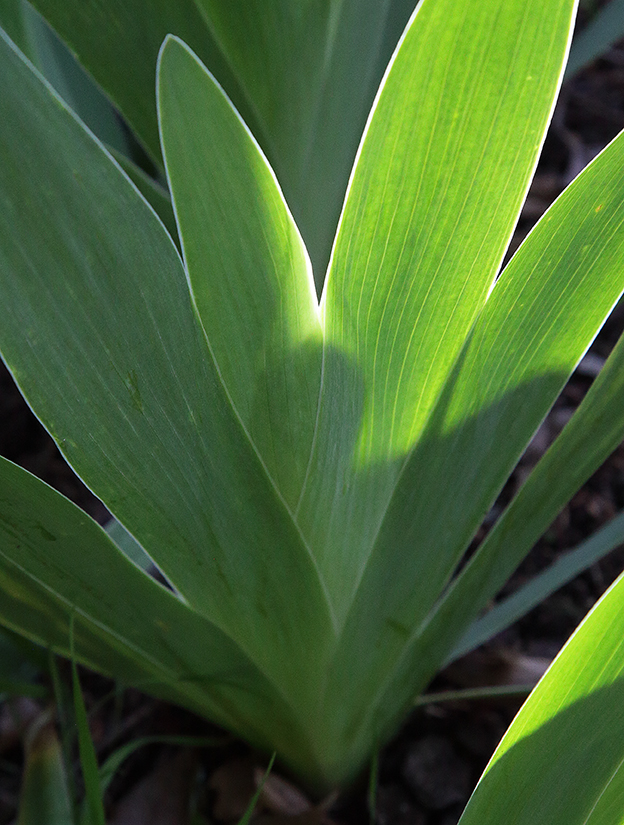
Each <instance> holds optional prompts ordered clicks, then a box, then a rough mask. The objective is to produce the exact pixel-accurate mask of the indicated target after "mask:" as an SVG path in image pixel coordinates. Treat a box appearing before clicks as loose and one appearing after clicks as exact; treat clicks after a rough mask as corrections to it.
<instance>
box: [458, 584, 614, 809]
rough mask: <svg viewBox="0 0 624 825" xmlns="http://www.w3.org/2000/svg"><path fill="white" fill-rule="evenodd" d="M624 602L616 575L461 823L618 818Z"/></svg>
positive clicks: (527, 707) (519, 720) (523, 714)
mask: <svg viewBox="0 0 624 825" xmlns="http://www.w3.org/2000/svg"><path fill="white" fill-rule="evenodd" d="M623 602H624V579H623V578H622V577H620V579H618V581H617V582H616V583H615V584H614V585H613V587H612V588H611V589H610V590H609V591H608V592H607V594H606V595H605V596H604V597H603V598H602V599H601V600H600V602H599V603H598V604H597V605H596V606H595V607H594V609H593V610H592V611H591V613H590V614H589V615H588V616H587V617H586V618H585V620H584V621H583V623H582V624H581V625H580V627H579V628H578V629H577V630H576V632H575V633H574V635H573V636H572V638H571V639H570V641H569V642H568V643H567V644H566V646H565V647H564V649H563V650H562V651H561V653H560V654H559V656H558V657H557V659H556V660H555V662H554V663H553V665H552V666H551V667H550V668H549V670H548V671H547V673H546V675H545V676H544V678H543V679H542V680H541V681H540V683H539V684H538V686H537V687H536V689H535V690H534V691H533V693H532V694H531V696H530V697H529V699H528V700H527V702H526V703H525V704H524V706H523V707H522V709H521V710H520V713H519V714H518V716H517V717H516V718H515V720H514V722H513V724H512V725H511V727H510V728H509V730H508V731H507V733H506V734H505V736H504V738H503V740H502V742H501V744H500V745H499V746H498V748H497V750H496V752H495V754H494V756H493V757H492V760H491V761H490V763H489V765H488V767H487V768H486V771H485V773H484V775H483V777H482V778H481V780H480V782H479V785H478V786H477V788H476V790H475V792H474V794H473V796H472V797H471V799H470V801H469V803H468V806H467V808H466V810H465V811H464V814H463V815H462V818H461V820H460V822H461V823H462V825H470V823H476V822H479V823H483V825H489V823H494V822H500V821H502V820H504V821H505V822H510V823H512V824H513V825H520V824H521V823H528V822H531V823H538V825H539V824H540V823H546V822H548V823H553V825H558V823H566V825H576V823H578V825H581V823H583V825H585V823H591V825H599V824H600V825H608V823H615V822H619V821H621V814H622V801H623V800H624V777H623V775H622V764H624V750H623V749H622V741H623V740H622V732H623V730H622V714H621V703H622V696H623V685H624V681H623V680H622V663H623V662H624V657H623V656H622V652H623V651H622V638H623V631H624V627H622V617H623V616H624V611H623V610H622V604H623ZM502 786H504V789H503V787H502Z"/></svg>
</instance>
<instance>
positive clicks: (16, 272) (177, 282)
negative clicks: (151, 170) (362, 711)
mask: <svg viewBox="0 0 624 825" xmlns="http://www.w3.org/2000/svg"><path fill="white" fill-rule="evenodd" d="M0 61H1V66H2V73H3V76H4V77H5V78H7V82H6V83H5V84H3V87H2V89H1V91H0V96H1V107H2V111H3V121H2V127H3V128H1V129H0V154H1V155H2V157H3V159H4V162H3V164H2V167H1V169H0V193H1V194H0V198H2V210H1V211H0V232H1V233H2V235H3V238H4V239H5V241H6V242H5V243H3V247H2V250H1V251H0V282H1V288H2V294H3V307H4V312H3V323H2V325H1V329H0V343H1V345H2V351H3V353H4V355H5V358H6V361H7V363H8V365H9V367H10V369H11V371H12V372H13V374H14V376H15V377H16V379H17V382H18V385H19V386H20V387H21V388H22V390H23V391H24V394H25V395H26V397H27V398H28V400H29V402H30V403H31V405H32V407H33V409H34V410H35V411H36V413H37V415H38V416H39V417H40V418H41V420H42V421H44V422H45V425H46V427H47V428H48V429H49V430H50V432H51V433H52V434H53V436H54V437H55V439H56V440H57V443H58V444H59V446H60V448H61V450H62V451H63V453H64V454H65V455H66V457H67V458H68V460H69V461H70V463H72V466H74V468H75V469H76V471H77V472H78V474H79V475H81V477H82V478H83V479H84V480H85V482H86V483H87V484H88V485H89V486H90V487H91V489H92V490H93V491H94V492H95V493H96V495H98V496H99V497H100V498H101V499H102V500H103V501H104V502H105V504H106V505H107V507H108V508H109V509H110V511H111V512H112V513H113V514H114V515H115V516H116V517H117V518H118V520H119V521H120V522H121V523H122V524H123V525H124V527H126V529H128V531H129V532H130V533H131V534H132V535H134V537H135V538H136V539H137V540H138V541H139V543H140V544H141V545H142V546H143V547H144V548H145V550H146V551H147V552H148V554H149V555H150V556H151V557H152V558H153V559H154V561H155V562H156V563H157V564H158V566H159V567H160V568H161V569H162V571H163V573H164V574H165V575H166V577H167V578H168V579H169V581H170V582H171V583H172V584H173V586H174V587H175V588H176V589H177V590H178V591H179V592H180V593H181V594H182V595H183V597H184V598H185V599H186V600H187V601H188V602H189V603H190V604H192V605H193V606H194V607H195V608H196V609H197V610H199V611H200V612H202V613H204V614H205V615H206V616H207V617H208V618H209V619H210V620H211V621H212V622H214V623H215V624H216V625H218V626H219V627H220V628H222V629H223V630H224V631H225V632H226V633H227V634H228V635H230V636H233V637H235V638H236V639H237V640H238V643H239V644H240V645H241V646H243V647H244V649H245V650H246V651H247V652H248V653H249V655H250V656H251V657H252V658H253V659H254V661H255V662H256V663H257V664H258V666H259V667H260V668H261V669H262V670H264V671H265V672H268V673H271V674H272V675H273V676H274V677H275V678H276V679H277V680H278V681H279V683H280V684H281V685H282V688H283V690H284V691H285V692H287V693H291V695H297V696H298V697H299V699H300V701H301V708H302V713H305V708H306V706H307V702H308V701H311V702H316V693H315V689H314V685H313V683H312V681H311V680H310V678H309V675H307V674H308V668H305V669H304V668H301V667H300V666H299V664H300V662H299V658H298V656H299V655H300V651H302V650H305V651H308V653H307V654H306V655H308V656H310V657H311V659H310V667H309V671H310V672H315V668H316V667H318V668H319V669H320V662H322V661H323V658H324V656H325V654H326V649H327V646H328V645H331V644H332V643H333V638H334V637H333V629H332V625H331V617H330V615H329V611H328V606H327V600H326V598H325V594H324V592H323V589H322V583H321V581H320V579H319V576H318V572H317V570H316V569H315V566H314V561H313V559H312V558H311V557H310V555H309V552H308V550H307V548H306V546H305V544H304V543H303V542H302V540H301V538H300V536H299V534H298V532H297V530H296V528H295V526H294V525H293V523H292V520H291V519H290V516H289V515H288V513H287V512H286V509H285V507H284V505H283V503H282V502H281V501H280V500H279V499H278V497H277V496H276V494H275V492H274V490H273V488H272V487H271V485H270V483H269V481H268V479H267V476H266V473H265V470H264V468H263V467H262V466H261V464H260V462H259V460H258V458H257V456H256V454H255V453H254V452H253V451H252V450H251V448H250V447H249V444H248V442H247V440H246V436H245V434H244V433H243V431H242V429H241V427H240V424H239V422H238V420H237V419H236V417H235V415H234V413H233V411H232V409H231V406H230V403H229V401H228V399H227V397H226V394H225V393H224V391H223V386H222V383H221V380H220V377H219V375H218V374H217V372H216V370H215V367H214V364H213V362H212V358H211V356H210V353H209V350H208V347H207V345H206V342H205V338H204V335H203V332H202V330H201V327H200V324H199V321H198V319H197V317H196V315H195V312H194V309H193V306H192V302H191V296H190V294H189V291H188V286H187V282H186V279H185V274H184V270H183V268H182V265H181V262H180V259H179V257H178V254H177V251H176V249H175V247H174V246H173V244H172V242H171V239H170V238H169V236H168V235H167V233H166V232H165V230H164V228H163V226H162V224H161V223H160V222H159V220H158V219H157V218H156V216H155V214H154V213H153V211H152V210H151V209H150V207H149V206H148V205H147V203H146V202H145V201H144V200H143V198H142V197H141V196H140V195H139V193H138V191H137V190H136V189H135V188H134V186H133V185H132V184H131V183H130V181H129V180H128V178H127V177H126V176H125V175H124V174H123V172H122V171H121V170H120V168H119V167H118V166H117V165H116V164H115V163H114V162H113V161H112V159H111V158H110V156H109V155H107V154H106V153H105V151H104V150H103V149H102V147H101V146H100V145H99V144H98V143H97V142H96V141H95V140H94V139H93V138H92V136H90V135H89V134H88V133H87V132H86V130H85V129H84V128H83V127H82V125H81V124H80V123H79V122H77V121H76V119H75V118H74V117H73V115H72V114H71V113H70V112H69V111H68V110H67V109H66V108H65V107H64V106H63V104H62V103H61V102H60V101H59V100H58V98H56V97H55V96H54V95H53V94H52V93H51V91H50V90H49V89H48V88H46V87H45V86H44V85H43V84H42V83H41V81H40V80H39V79H38V78H37V77H36V76H35V74H34V73H33V72H32V71H31V70H30V69H29V68H28V67H27V65H26V64H25V63H24V62H23V61H22V60H21V59H20V57H19V56H18V54H17V53H16V52H15V51H14V50H13V49H12V48H11V47H10V45H9V44H8V43H7V42H6V41H4V40H2V41H1V42H0ZM42 212H43V213H45V214H46V215H47V220H46V221H42V220H41V219H40V217H41V214H42ZM284 579H286V580H287V581H288V582H289V583H290V587H289V588H284V587H283V581H284Z"/></svg>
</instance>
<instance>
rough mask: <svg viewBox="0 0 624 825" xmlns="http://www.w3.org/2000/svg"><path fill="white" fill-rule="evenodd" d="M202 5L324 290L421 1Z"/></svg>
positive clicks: (222, 0)
mask: <svg viewBox="0 0 624 825" xmlns="http://www.w3.org/2000/svg"><path fill="white" fill-rule="evenodd" d="M197 4H198V6H199V8H201V9H202V10H203V11H204V12H205V16H206V20H207V22H208V24H209V25H210V27H211V29H212V31H213V33H214V35H215V39H216V40H217V42H218V43H219V45H220V46H221V49H222V50H223V53H224V54H225V55H226V56H227V58H228V60H229V62H230V64H231V66H232V68H233V70H234V72H235V74H236V76H237V78H238V80H239V82H240V85H241V87H242V88H243V89H244V91H245V93H246V95H247V99H248V102H249V104H250V106H251V107H252V109H253V111H254V113H255V115H256V119H257V121H258V124H259V127H260V134H259V135H257V137H258V138H259V139H260V142H261V143H262V145H263V146H264V148H265V150H266V152H267V154H268V156H269V158H270V160H271V162H272V163H273V166H274V168H275V170H276V172H277V176H278V178H279V180H280V183H281V185H282V187H283V188H284V192H285V193H286V199H287V200H288V203H289V204H290V206H291V208H292V210H293V214H294V216H295V219H296V221H297V223H298V225H299V227H300V228H301V231H302V234H303V236H304V238H305V241H306V244H307V247H308V250H309V251H310V256H311V258H312V262H313V264H314V272H315V279H316V283H317V285H318V288H319V290H320V288H321V286H322V284H323V280H324V277H325V269H326V266H327V262H328V259H329V252H330V249H331V244H332V240H333V237H334V233H335V230H336V224H337V221H338V216H339V210H340V206H341V204H342V200H343V198H344V192H345V189H346V186H347V182H348V178H349V173H350V171H351V167H352V165H353V159H354V156H355V153H356V149H357V145H358V142H359V139H360V136H361V134H362V129H363V128H364V124H365V122H366V116H367V114H368V111H369V109H370V106H371V103H372V101H373V98H374V95H375V92H376V90H377V86H378V85H379V82H380V80H381V77H382V74H383V71H384V69H385V67H386V64H387V62H388V60H389V59H390V56H391V54H392V51H393V50H394V48H395V46H396V43H397V40H398V36H399V34H400V33H401V30H402V28H403V26H404V25H405V23H406V22H407V19H408V17H409V14H410V13H411V11H412V10H413V9H414V6H415V5H416V0H329V2H328V0H298V1H297V2H292V0H271V3H266V2H262V0H242V1H241V0H238V2H233V1H232V0H197ZM181 36H182V37H184V35H183V34H182V35H181ZM184 39H186V38H184ZM187 42H189V43H190V45H193V44H192V43H191V42H190V41H187ZM200 56H201V55H200ZM207 65H208V67H209V68H212V67H211V66H210V63H207ZM215 74H216V75H217V77H218V78H219V79H220V76H219V74H218V73H216V72H215Z"/></svg>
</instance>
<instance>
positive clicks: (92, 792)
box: [69, 615, 106, 825]
mask: <svg viewBox="0 0 624 825" xmlns="http://www.w3.org/2000/svg"><path fill="white" fill-rule="evenodd" d="M69 639H70V642H69V643H70V651H71V667H72V693H73V698H74V716H75V717H76V726H77V728H78V752H79V755H80V766H81V768H82V778H83V780H84V785H85V797H86V798H85V804H86V810H87V811H88V812H89V817H88V820H87V822H88V823H89V825H106V817H105V815H104V800H103V798H102V794H101V792H100V776H99V771H98V763H97V756H96V755H95V747H94V745H93V739H92V738H91V731H90V730H89V720H88V718H87V709H86V707H85V703H84V698H83V695H82V689H81V687H80V677H79V676H78V668H77V667H76V659H75V655H74V616H73V615H72V617H71V619H70V625H69Z"/></svg>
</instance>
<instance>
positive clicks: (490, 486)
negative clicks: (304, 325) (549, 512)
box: [337, 136, 624, 713]
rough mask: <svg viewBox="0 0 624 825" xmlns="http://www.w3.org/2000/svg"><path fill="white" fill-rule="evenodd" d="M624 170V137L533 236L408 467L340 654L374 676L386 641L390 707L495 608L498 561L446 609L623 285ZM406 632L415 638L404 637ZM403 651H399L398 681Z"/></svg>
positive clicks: (498, 290) (471, 340)
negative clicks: (494, 510)
mask: <svg viewBox="0 0 624 825" xmlns="http://www.w3.org/2000/svg"><path fill="white" fill-rule="evenodd" d="M622 169H624V136H621V137H620V138H618V139H616V140H615V141H614V142H613V143H612V144H611V145H610V146H609V147H608V148H607V149H606V150H605V151H604V152H603V153H602V154H601V155H600V156H599V158H598V159H596V160H595V161H594V162H593V163H592V165H591V166H590V167H588V168H587V169H586V170H585V171H584V172H583V173H582V175H581V176H580V177H579V178H578V179H577V180H576V181H575V182H574V183H573V184H572V185H571V186H570V187H569V188H568V189H567V190H566V192H565V193H564V194H563V195H562V196H561V197H560V198H559V200H558V201H557V202H556V203H555V204H554V205H553V207H552V208H551V209H550V210H549V212H548V213H547V214H546V215H545V217H544V218H543V219H542V221H541V222H540V223H539V224H538V225H537V227H536V228H535V229H534V230H533V232H532V234H531V235H530V236H529V238H528V239H527V240H526V241H525V243H524V244H523V246H522V247H521V248H520V250H519V251H518V253H517V254H516V256H515V257H514V258H513V259H512V261H511V262H510V264H509V266H508V267H507V268H506V270H505V272H504V273H503V274H502V275H501V277H500V278H499V280H498V281H497V283H496V286H495V287H494V289H493V290H492V293H491V296H490V298H489V300H488V301H487V303H486V305H485V307H484V309H483V311H482V312H481V314H480V316H479V318H478V320H477V322H476V324H475V326H474V328H473V330H472V331H471V334H470V336H469V337H468V339H467V341H466V344H465V346H464V348H463V351H462V353H461V357H460V358H459V359H458V361H457V365H456V368H455V370H454V374H453V376H452V378H451V380H450V381H449V382H448V384H447V387H446V388H445V392H444V394H443V396H442V397H441V399H440V401H439V402H438V405H437V406H436V409H435V410H434V413H433V415H432V416H431V419H430V421H429V423H428V428H427V431H426V433H425V436H424V438H423V440H422V442H421V444H420V446H419V448H418V449H417V451H416V452H415V453H414V454H413V455H412V456H411V458H410V461H409V463H407V464H406V466H405V468H404V470H403V474H402V477H401V481H400V485H399V486H398V487H397V492H396V494H395V497H394V500H393V502H392V506H391V508H390V510H389V513H388V515H387V517H386V520H385V522H384V524H383V525H382V529H381V530H380V532H379V538H378V540H377V544H376V547H375V553H374V555H373V556H372V558H371V561H370V562H369V565H368V568H367V571H366V576H365V578H364V579H363V581H362V584H361V586H360V590H359V592H358V602H359V603H356V606H355V608H354V610H353V611H352V615H351V617H350V626H349V627H348V628H347V632H345V633H344V634H343V641H342V644H341V648H339V649H338V652H337V656H340V657H341V658H340V661H341V662H344V667H345V669H346V668H348V667H350V666H351V667H354V666H355V663H358V666H359V667H362V669H363V670H364V669H366V672H367V673H371V672H372V670H373V666H374V665H373V662H372V661H371V658H372V657H371V655H370V653H368V651H370V650H374V649H375V648H376V646H379V648H380V649H382V650H383V651H384V658H382V659H381V660H378V664H377V667H379V669H380V671H383V673H384V676H385V678H386V679H387V693H386V694H385V698H382V697H383V696H384V694H383V692H382V691H380V692H379V694H378V696H379V698H378V701H379V704H380V706H382V707H392V706H393V705H394V706H397V705H400V704H401V702H402V701H404V702H406V703H407V702H408V701H409V700H410V697H411V696H412V695H413V691H414V684H413V681H414V675H413V674H414V669H415V668H416V667H418V672H419V676H420V677H421V678H422V679H423V683H422V684H421V685H419V688H420V689H422V688H423V687H424V686H425V684H426V682H427V681H428V680H429V679H430V678H431V677H432V675H433V674H434V673H435V670H436V669H437V668H438V667H439V665H440V663H441V659H442V660H443V659H444V658H446V655H447V654H448V652H449V651H448V648H447V649H445V645H446V644H447V643H448V639H449V638H452V635H451V634H452V633H453V632H458V628H460V627H461V628H462V629H463V628H465V626H466V623H467V622H469V621H470V620H471V619H472V617H473V616H474V613H473V612H472V611H473V610H474V609H475V605H476V609H477V610H478V609H480V608H481V607H482V606H483V602H482V601H481V596H482V593H483V591H482V588H484V587H486V586H487V584H486V583H487V582H488V581H489V580H490V578H489V577H498V575H499V574H500V573H501V570H502V569H503V566H502V565H501V564H499V563H497V564H493V563H491V564H490V567H489V570H488V568H484V567H483V566H481V568H480V573H481V575H474V573H473V574H472V575H471V577H470V579H469V580H468V579H467V580H466V583H465V585H464V587H462V589H461V591H459V585H458V587H457V589H458V593H457V595H456V596H453V595H451V594H453V590H454V588H450V589H449V591H448V595H447V596H445V597H444V598H443V599H442V600H441V601H439V602H438V604H437V605H435V602H436V601H437V600H438V597H439V594H440V592H441V590H442V588H443V587H444V585H445V584H446V583H447V582H448V580H449V578H450V576H451V574H452V572H453V570H454V568H455V566H456V565H457V564H458V563H459V561H460V559H461V556H462V554H463V553H464V551H465V550H466V549H467V548H468V546H469V543H470V541H471V539H472V537H473V535H474V533H475V532H476V530H477V528H478V526H479V524H480V522H481V520H482V519H483V517H484V516H485V514H486V512H487V510H488V509H489V508H490V506H491V505H492V504H493V502H494V500H495V498H496V495H497V494H498V492H499V491H500V489H501V488H502V486H503V484H504V482H505V480H506V479H507V477H508V475H509V473H510V472H511V470H512V469H513V466H514V465H515V463H516V462H517V460H518V458H519V457H520V455H521V453H522V451H523V450H524V448H525V447H526V446H527V444H528V443H529V441H530V439H531V437H532V435H533V433H534V432H535V430H536V429H537V427H538V426H539V424H540V422H541V420H542V419H543V417H544V416H545V415H546V413H547V412H548V409H549V408H550V406H551V404H552V403H553V402H554V400H555V398H556V396H557V395H558V393H559V392H560V391H561V389H562V388H563V386H564V384H565V382H566V380H567V378H568V377H569V375H570V374H571V372H572V371H573V369H574V367H575V366H576V364H577V363H578V361H579V360H580V359H581V357H582V355H583V353H584V352H585V350H586V349H587V347H588V346H589V344H590V343H591V341H592V339H593V337H594V336H595V334H596V332H597V330H598V329H599V327H600V326H601V324H602V323H603V321H604V319H605V318H606V317H607V315H608V314H609V312H610V310H611V308H612V307H613V305H614V304H615V302H616V301H617V299H618V297H619V295H620V294H621V292H622V290H623V289H624V234H623V233H622V226H623V225H624V194H623V193H624V185H623V184H624V175H623V172H622ZM590 460H591V459H590ZM566 483H567V482H566ZM561 486H563V487H565V483H564V484H563V485H561ZM553 495H558V493H553ZM524 517H525V519H526V520H527V529H530V528H531V527H532V516H531V515H529V514H527V512H526V511H525V514H524ZM538 535H539V534H538ZM529 546H530V545H529ZM432 547H435V552H430V548H432ZM511 552H513V551H511ZM470 564H472V562H471V563H470ZM398 569H400V570H401V576H397V577H392V578H390V577H388V578H386V579H385V580H383V581H384V586H383V587H380V586H379V581H380V579H381V576H382V575H383V573H384V571H388V570H398ZM512 569H513V568H512ZM467 570H468V567H466V568H465V569H464V571H463V573H462V575H461V578H463V577H464V576H466V571H467ZM474 572H475V573H476V570H475V571H474ZM509 572H511V571H509ZM458 581H459V580H458ZM468 581H470V585H472V586H469V584H468ZM460 593H461V598H460ZM447 601H448V604H447ZM373 615H377V616H379V615H383V616H385V617H386V621H385V623H384V622H377V625H376V626H375V627H373V626H372V624H369V623H368V621H367V617H368V616H373ZM401 628H405V629H407V630H408V631H409V632H408V633H405V632H403V635H402V634H401ZM458 635H459V633H458ZM455 638H457V637H455ZM363 640H366V642H365V644H363ZM454 641H455V639H453V642H454ZM358 642H359V644H358ZM453 642H451V644H452V643H453ZM393 649H394V650H395V651H397V652H399V651H400V653H399V656H398V658H397V660H396V661H395V668H396V670H395V672H394V674H393V675H391V670H392V669H391V668H390V666H389V660H390V658H391V656H392V653H391V651H392V650H393ZM343 651H344V654H345V655H344V656H343V655H342V653H343ZM351 659H352V661H350V660H351ZM337 677H338V678H340V677H339V675H338V674H337ZM342 678H344V675H343V676H342ZM399 695H400V696H401V700H399V698H398V697H399ZM354 713H355V711H354Z"/></svg>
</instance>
